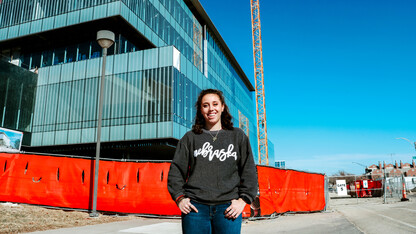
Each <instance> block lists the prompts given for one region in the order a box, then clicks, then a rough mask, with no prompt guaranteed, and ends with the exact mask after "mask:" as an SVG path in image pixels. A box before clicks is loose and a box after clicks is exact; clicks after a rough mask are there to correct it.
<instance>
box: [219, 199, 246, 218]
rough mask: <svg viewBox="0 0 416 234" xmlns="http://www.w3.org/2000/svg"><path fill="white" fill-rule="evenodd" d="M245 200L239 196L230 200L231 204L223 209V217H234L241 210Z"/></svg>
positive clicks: (238, 214)
mask: <svg viewBox="0 0 416 234" xmlns="http://www.w3.org/2000/svg"><path fill="white" fill-rule="evenodd" d="M245 206H246V202H245V201H244V200H243V199H241V198H239V199H238V200H235V199H234V200H231V205H230V206H229V207H228V208H227V209H226V210H225V213H224V214H225V217H226V218H228V219H236V218H237V217H238V216H240V214H241V213H242V212H243V210H244V207H245Z"/></svg>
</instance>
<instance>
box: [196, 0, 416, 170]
mask: <svg viewBox="0 0 416 234" xmlns="http://www.w3.org/2000/svg"><path fill="white" fill-rule="evenodd" d="M200 2H201V4H202V5H203V7H204V8H205V10H206V11H207V13H208V15H209V16H210V18H211V20H212V21H213V22H214V24H215V26H216V27H217V29H218V31H219V32H220V34H221V35H222V37H223V38H224V40H225V41H226V43H227V45H228V47H229V48H230V49H231V51H232V52H233V54H234V56H235V57H236V59H237V61H238V62H239V64H240V66H241V67H242V68H243V70H244V71H245V73H246V74H247V76H248V77H249V78H250V79H251V80H252V82H253V84H254V78H253V77H254V75H253V73H254V70H253V69H254V68H253V55H252V36H251V13H250V1H249V0H227V1H218V0H200ZM415 9H416V1H411V0H408V1H401V0H400V1H387V0H365V1H363V0H313V1H312V0H310V1H308V0H261V1H260V15H261V27H262V42H263V62H264V79H265V86H266V88H265V93H266V109H267V124H268V126H267V127H268V137H269V139H270V140H271V141H272V142H273V143H274V145H275V157H276V160H286V166H287V167H288V168H293V169H299V170H307V171H314V172H322V173H327V174H330V175H331V174H333V173H336V172H337V171H339V170H345V171H347V172H350V173H363V172H364V167H363V166H361V165H359V164H363V165H367V166H369V165H371V164H377V163H378V161H386V162H387V163H390V162H392V161H394V160H397V161H399V160H402V161H403V162H411V159H412V156H415V155H416V152H415V149H414V148H413V147H412V145H411V144H410V143H409V142H407V141H405V140H401V139H396V138H397V137H404V138H407V139H409V140H411V141H416V121H415V120H416V108H415V103H416V92H415V90H416V30H415V29H416V12H415V11H416V10H415ZM353 162H355V163H353ZM357 163H358V164H357Z"/></svg>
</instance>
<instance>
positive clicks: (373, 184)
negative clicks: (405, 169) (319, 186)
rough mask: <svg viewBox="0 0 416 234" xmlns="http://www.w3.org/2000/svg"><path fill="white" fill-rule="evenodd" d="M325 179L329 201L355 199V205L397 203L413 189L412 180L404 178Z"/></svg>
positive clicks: (360, 176)
mask: <svg viewBox="0 0 416 234" xmlns="http://www.w3.org/2000/svg"><path fill="white" fill-rule="evenodd" d="M326 179H327V183H328V188H327V194H328V197H329V198H330V199H355V201H356V203H368V202H376V203H392V202H398V201H401V200H402V198H404V197H406V194H408V193H409V192H411V190H412V188H414V187H415V186H412V185H413V184H412V181H413V180H411V179H410V180H409V178H405V177H404V176H395V177H381V178H377V179H375V180H372V179H369V178H367V176H365V175H344V176H327V178H326ZM415 184H416V183H415Z"/></svg>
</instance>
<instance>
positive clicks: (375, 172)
mask: <svg viewBox="0 0 416 234" xmlns="http://www.w3.org/2000/svg"><path fill="white" fill-rule="evenodd" d="M384 173H386V177H398V176H401V175H402V174H403V175H404V176H405V177H416V165H415V161H414V160H413V161H412V164H410V163H402V161H400V165H399V164H398V163H397V162H395V164H394V165H393V164H386V163H383V165H382V164H381V162H379V163H378V165H375V164H373V165H371V166H369V167H368V168H367V169H366V174H368V175H370V176H371V178H372V179H377V178H381V177H383V176H384Z"/></svg>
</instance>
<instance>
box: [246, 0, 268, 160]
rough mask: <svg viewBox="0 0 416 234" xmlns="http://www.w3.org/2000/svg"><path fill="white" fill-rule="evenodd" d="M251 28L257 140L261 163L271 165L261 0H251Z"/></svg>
mask: <svg viewBox="0 0 416 234" xmlns="http://www.w3.org/2000/svg"><path fill="white" fill-rule="evenodd" d="M250 3H251V28H252V32H253V60H254V77H255V85H256V103H257V105H256V107H257V142H258V144H259V147H258V156H259V164H261V165H269V152H268V144H267V121H266V100H265V96H264V77H263V51H262V44H261V25H260V0H250Z"/></svg>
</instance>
